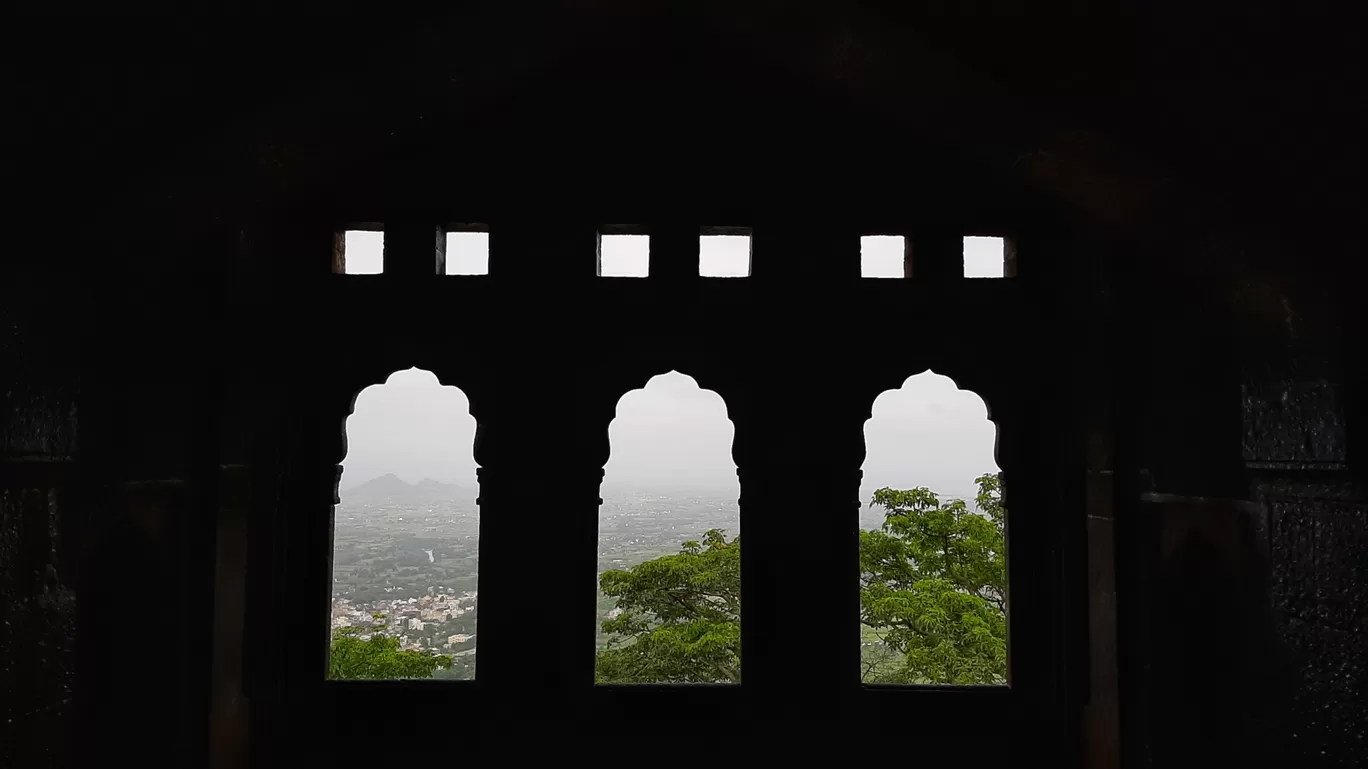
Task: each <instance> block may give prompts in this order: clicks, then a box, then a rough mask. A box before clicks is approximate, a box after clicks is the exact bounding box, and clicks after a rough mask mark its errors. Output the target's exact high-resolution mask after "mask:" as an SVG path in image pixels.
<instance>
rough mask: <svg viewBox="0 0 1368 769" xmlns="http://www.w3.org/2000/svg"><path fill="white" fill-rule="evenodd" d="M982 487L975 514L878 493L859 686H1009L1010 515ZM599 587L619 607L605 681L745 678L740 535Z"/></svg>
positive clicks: (995, 488) (864, 560) (988, 487)
mask: <svg viewBox="0 0 1368 769" xmlns="http://www.w3.org/2000/svg"><path fill="white" fill-rule="evenodd" d="M976 482H977V485H978V496H977V498H976V499H975V507H976V508H977V509H976V510H975V509H970V507H969V505H968V504H966V503H965V502H964V501H963V500H958V499H952V500H946V501H942V500H941V499H940V498H939V497H938V496H937V495H936V494H934V493H933V492H931V491H930V490H929V489H926V488H916V489H909V490H901V491H900V490H895V489H889V488H883V489H879V490H878V491H876V492H874V500H873V501H874V504H876V505H879V506H880V507H883V508H884V509H885V511H886V513H885V517H884V524H883V526H882V528H881V529H880V530H878V531H862V532H860V573H861V576H860V621H861V623H862V625H863V632H862V641H863V645H862V661H863V665H864V667H863V670H862V678H863V680H865V681H867V682H869V683H904V684H1001V683H1005V682H1006V680H1007V569H1006V547H1005V540H1004V527H1005V523H1006V514H1005V511H1004V509H1003V506H1002V491H1001V484H1000V479H999V477H998V476H997V475H996V474H994V475H985V476H982V477H980V478H978V479H977V481H976ZM599 586H600V588H601V589H602V590H603V593H604V595H606V596H609V597H612V598H616V599H617V607H618V609H620V610H621V613H620V614H619V615H618V616H616V617H615V618H613V619H610V620H606V621H605V622H604V623H603V626H602V627H603V632H604V633H606V634H608V635H609V640H608V643H607V645H606V646H605V648H604V649H602V650H601V651H600V652H599V655H598V665H597V670H596V673H597V677H598V680H599V681H601V682H605V683H607V682H621V683H627V682H674V683H685V682H739V681H740V680H741V540H740V538H739V537H738V538H736V539H733V540H731V541H730V542H729V541H727V540H726V538H725V537H724V536H723V534H722V532H720V531H717V530H711V531H709V532H708V533H707V534H706V535H705V536H704V539H703V542H702V543H701V544H700V543H698V542H685V543H684V547H683V549H682V550H681V551H680V552H679V553H678V554H677V555H667V556H662V557H660V558H657V559H655V560H652V561H647V562H645V563H642V564H639V565H637V566H634V567H632V568H631V569H627V570H625V571H608V572H604V574H603V576H602V577H601V578H600V580H599Z"/></svg>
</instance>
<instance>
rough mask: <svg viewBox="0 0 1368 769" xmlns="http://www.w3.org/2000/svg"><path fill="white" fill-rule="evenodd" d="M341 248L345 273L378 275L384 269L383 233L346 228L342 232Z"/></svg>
mask: <svg viewBox="0 0 1368 769" xmlns="http://www.w3.org/2000/svg"><path fill="white" fill-rule="evenodd" d="M342 249H343V253H342V264H343V265H344V269H343V272H344V273H345V274H347V275H379V274H380V273H382V272H384V271H385V233H383V232H375V231H372V230H347V231H346V232H344V233H343V234H342ZM334 269H335V268H334Z"/></svg>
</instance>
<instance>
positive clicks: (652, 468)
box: [596, 372, 741, 683]
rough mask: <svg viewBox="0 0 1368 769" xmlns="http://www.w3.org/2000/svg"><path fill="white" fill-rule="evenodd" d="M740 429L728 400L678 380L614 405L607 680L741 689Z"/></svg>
mask: <svg viewBox="0 0 1368 769" xmlns="http://www.w3.org/2000/svg"><path fill="white" fill-rule="evenodd" d="M732 432H733V431H732V424H731V422H730V421H729V420H728V419H727V409H726V405H725V404H724V403H723V402H722V398H721V396H719V395H718V394H717V393H714V392H711V391H708V390H701V389H699V387H698V385H697V383H695V382H694V380H693V379H692V378H690V377H687V376H684V375H683V374H680V373H678V372H670V373H668V374H662V375H660V376H657V377H654V378H652V379H651V381H650V382H649V383H647V385H646V387H645V388H644V389H641V390H634V391H632V392H629V393H627V394H626V395H625V396H623V398H622V400H621V401H620V402H619V403H618V408H617V418H616V419H614V420H613V423H612V426H611V427H610V429H609V439H610V441H611V444H612V456H611V458H610V459H609V461H608V464H607V466H606V467H605V472H604V482H603V491H602V497H603V505H602V508H601V512H600V515H599V584H600V590H599V602H598V618H597V619H598V657H597V667H596V672H597V680H598V681H599V682H600V683H697V682H716V683H739V682H740V680H741V656H740V655H741V592H740V590H741V561H740V557H741V556H740V547H741V545H740V539H739V534H740V513H739V508H738V506H737V498H738V496H739V494H740V489H739V487H738V484H737V478H736V465H735V464H733V462H732V455H731V444H732Z"/></svg>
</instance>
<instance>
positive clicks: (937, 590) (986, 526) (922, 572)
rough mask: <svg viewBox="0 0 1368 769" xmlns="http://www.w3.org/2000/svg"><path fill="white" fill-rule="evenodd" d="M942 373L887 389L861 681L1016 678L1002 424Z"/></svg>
mask: <svg viewBox="0 0 1368 769" xmlns="http://www.w3.org/2000/svg"><path fill="white" fill-rule="evenodd" d="M987 417H988V412H987V407H986V405H985V404H984V402H983V400H982V399H981V398H979V397H978V396H977V395H975V394H974V393H972V392H967V391H964V390H960V389H958V388H957V387H956V386H955V383H954V382H953V381H951V380H950V379H949V378H948V377H944V376H940V375H937V374H934V373H932V372H929V371H928V372H926V373H923V374H919V375H917V376H913V377H910V378H908V379H907V381H906V382H904V383H903V386H902V387H901V388H900V389H898V390H890V391H888V392H885V393H883V394H882V395H880V396H879V398H878V399H877V400H876V401H875V403H874V411H873V416H872V418H871V419H870V420H869V421H868V422H867V423H866V424H865V447H866V455H865V456H866V459H865V463H864V479H863V483H862V486H861V489H860V498H861V502H862V505H863V506H862V508H861V514H860V528H861V532H860V623H861V627H860V644H861V679H862V680H863V681H864V682H865V683H874V684H920V685H928V684H932V685H934V684H961V685H964V684H979V685H984V684H987V685H994V684H1005V683H1006V682H1007V560H1006V539H1005V535H1006V520H1005V510H1004V507H1003V504H1002V494H1001V486H1000V484H999V478H998V467H997V463H996V461H995V459H994V443H995V437H996V428H995V426H994V424H993V423H992V422H990V421H988V418H987Z"/></svg>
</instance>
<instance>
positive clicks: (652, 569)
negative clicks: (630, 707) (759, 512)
mask: <svg viewBox="0 0 1368 769" xmlns="http://www.w3.org/2000/svg"><path fill="white" fill-rule="evenodd" d="M599 586H600V587H601V588H602V590H603V592H604V594H605V595H608V596H611V597H613V598H616V599H617V607H618V609H619V610H620V611H621V613H620V614H619V615H618V616H617V617H616V618H614V619H610V620H607V621H605V622H604V623H603V632H605V633H608V634H611V636H612V638H610V640H609V642H608V645H607V647H606V648H604V649H602V650H601V651H600V652H599V655H598V663H597V669H596V671H595V674H596V676H597V679H598V680H599V681H600V682H604V683H609V682H612V683H648V682H652V683H654V682H669V683H697V682H727V683H740V681H741V538H740V537H736V538H735V539H732V540H731V541H730V542H728V541H727V539H726V537H725V536H724V535H723V533H722V532H721V531H720V530H717V529H711V530H709V531H708V532H707V533H706V534H705V535H704V537H703V541H702V542H701V543H699V542H685V543H684V546H683V548H682V549H681V550H680V551H679V554H677V555H666V556H662V557H660V558H657V559H655V560H653V561H647V562H646V563H642V564H639V565H637V566H634V567H632V568H631V569H628V570H626V571H616V570H615V571H607V572H604V573H603V576H602V577H600V579H599Z"/></svg>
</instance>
